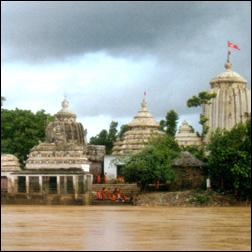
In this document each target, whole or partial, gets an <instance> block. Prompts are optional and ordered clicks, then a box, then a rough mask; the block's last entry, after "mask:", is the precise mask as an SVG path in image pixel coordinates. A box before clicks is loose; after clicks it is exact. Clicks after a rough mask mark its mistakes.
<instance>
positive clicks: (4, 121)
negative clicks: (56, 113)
mask: <svg viewBox="0 0 252 252" xmlns="http://www.w3.org/2000/svg"><path fill="white" fill-rule="evenodd" d="M52 118H53V117H52V116H51V115H50V114H46V113H45V111H44V110H41V111H38V112H37V113H33V112H31V111H30V110H21V109H17V108H16V109H15V110H7V109H2V110H1V153H10V154H14V155H16V156H17V157H18V158H19V160H20V162H21V165H22V166H23V165H24V161H25V160H26V159H27V154H28V153H29V151H30V149H31V148H32V147H33V146H34V145H36V144H38V141H39V140H41V141H43V140H44V139H45V127H46V123H47V122H48V121H49V120H51V119H52Z"/></svg>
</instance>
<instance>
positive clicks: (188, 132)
mask: <svg viewBox="0 0 252 252" xmlns="http://www.w3.org/2000/svg"><path fill="white" fill-rule="evenodd" d="M175 139H176V141H177V142H178V145H179V146H190V145H201V144H202V141H201V138H200V137H199V136H198V135H197V134H196V133H195V132H193V129H192V127H191V126H190V125H189V124H188V122H186V121H183V122H182V124H181V126H180V127H179V130H178V132H177V133H176V135H175Z"/></svg>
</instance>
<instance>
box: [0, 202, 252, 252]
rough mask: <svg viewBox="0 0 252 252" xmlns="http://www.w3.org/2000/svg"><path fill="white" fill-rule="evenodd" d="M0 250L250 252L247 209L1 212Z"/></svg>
mask: <svg viewBox="0 0 252 252" xmlns="http://www.w3.org/2000/svg"><path fill="white" fill-rule="evenodd" d="M1 208H2V211H1V212H2V214H1V215H2V223H1V226H2V230H1V247H2V250H51V251H52V250H250V249H251V246H250V241H251V240H250V233H251V226H250V219H251V214H250V208H248V207H228V208H217V207H215V208H167V207H155V208H150V207H132V206H104V207H103V206H88V207H87V206H2V207H1Z"/></svg>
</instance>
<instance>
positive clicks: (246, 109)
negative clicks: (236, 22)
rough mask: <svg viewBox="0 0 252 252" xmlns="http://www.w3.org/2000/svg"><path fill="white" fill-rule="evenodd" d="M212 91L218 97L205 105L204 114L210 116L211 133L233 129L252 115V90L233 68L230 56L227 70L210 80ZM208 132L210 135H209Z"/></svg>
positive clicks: (208, 124)
mask: <svg viewBox="0 0 252 252" xmlns="http://www.w3.org/2000/svg"><path fill="white" fill-rule="evenodd" d="M210 85H211V89H210V90H209V92H210V93H215V94H216V97H215V98H213V99H212V101H211V102H210V104H206V105H204V106H203V114H204V115H205V116H206V117H207V118H208V121H207V123H206V124H207V126H208V127H209V132H208V133H209V134H210V133H211V132H212V131H214V130H215V129H217V128H221V129H231V128H233V127H234V126H235V125H236V124H237V123H239V122H245V121H246V120H247V119H248V118H249V117H250V116H251V92H250V90H249V89H248V88H247V81H246V80H245V79H244V78H243V77H242V76H241V75H240V74H238V73H236V72H235V71H233V70H232V64H231V62H230V61H229V58H228V60H227V62H226V64H225V71H224V72H223V73H220V74H218V75H217V76H216V77H214V78H213V79H212V80H211V81H210ZM209 134H208V136H209Z"/></svg>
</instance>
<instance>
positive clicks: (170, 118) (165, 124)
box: [159, 110, 178, 137]
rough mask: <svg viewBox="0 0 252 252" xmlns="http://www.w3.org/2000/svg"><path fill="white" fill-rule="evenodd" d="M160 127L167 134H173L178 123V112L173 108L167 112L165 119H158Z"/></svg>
mask: <svg viewBox="0 0 252 252" xmlns="http://www.w3.org/2000/svg"><path fill="white" fill-rule="evenodd" d="M159 124H160V129H161V130H162V131H164V132H166V134H167V135H169V136H173V137H174V136H175V134H176V131H177V124H178V114H177V113H176V111H175V110H170V111H168V112H167V114H166V117H165V120H161V121H160V123H159Z"/></svg>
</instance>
